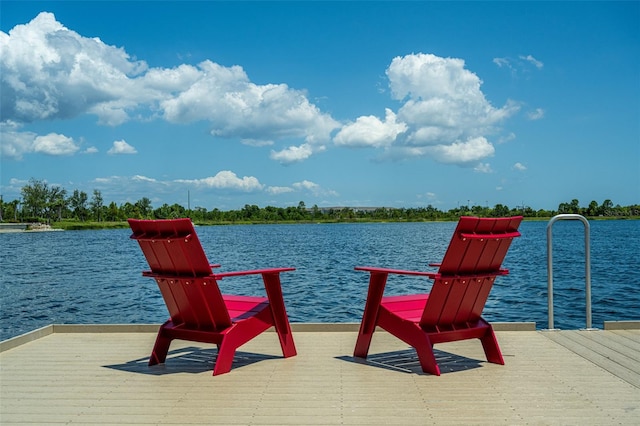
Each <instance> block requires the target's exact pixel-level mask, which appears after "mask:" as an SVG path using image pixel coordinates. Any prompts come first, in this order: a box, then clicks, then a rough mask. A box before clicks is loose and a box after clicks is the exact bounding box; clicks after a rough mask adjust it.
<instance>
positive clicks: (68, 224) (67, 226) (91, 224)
mask: <svg viewBox="0 0 640 426" xmlns="http://www.w3.org/2000/svg"><path fill="white" fill-rule="evenodd" d="M586 218H587V219H588V220H590V221H592V220H596V221H600V220H640V216H594V217H586ZM550 219H551V217H536V218H532V217H525V218H524V220H525V221H536V222H542V221H549V220H550ZM455 221H456V220H454V219H449V218H447V219H439V220H402V219H396V220H393V219H384V220H383V219H380V220H375V219H361V220H358V219H335V220H298V221H296V220H287V221H268V220H264V221H260V220H247V221H240V220H239V221H233V222H231V221H194V224H195V225H197V226H233V225H296V224H331V223H425V222H455ZM127 228H129V225H128V223H127V222H126V221H117V222H95V221H86V222H76V221H62V222H54V223H53V224H52V225H47V224H42V223H8V222H4V223H0V233H17V232H50V231H81V230H101V229H127Z"/></svg>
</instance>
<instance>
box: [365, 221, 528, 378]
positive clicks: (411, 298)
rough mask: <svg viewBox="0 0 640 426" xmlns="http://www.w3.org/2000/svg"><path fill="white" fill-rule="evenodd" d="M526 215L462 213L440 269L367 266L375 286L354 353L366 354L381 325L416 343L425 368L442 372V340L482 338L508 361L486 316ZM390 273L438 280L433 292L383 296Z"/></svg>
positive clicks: (493, 356) (497, 359) (488, 351)
mask: <svg viewBox="0 0 640 426" xmlns="http://www.w3.org/2000/svg"><path fill="white" fill-rule="evenodd" d="M521 221H522V217H521V216H517V217H511V218H497V219H494V218H487V219H480V218H477V217H461V218H460V221H459V222H458V226H457V227H456V230H455V232H454V235H453V237H452V239H451V242H450V244H449V248H448V249H447V251H446V253H445V255H444V258H443V260H442V263H440V264H431V265H430V266H439V270H438V272H437V273H434V272H419V271H404V270H397V269H387V268H377V267H362V266H358V267H356V268H355V269H356V270H359V271H367V272H369V273H370V280H369V291H368V295H367V301H366V305H365V309H364V313H363V316H362V323H361V324H360V331H359V333H358V340H357V341H356V347H355V350H354V353H353V355H354V357H359V358H366V357H367V353H368V352H369V345H370V344H371V338H372V337H373V333H374V331H375V328H376V326H379V327H381V328H382V329H384V330H386V331H388V332H389V333H391V334H393V335H394V336H396V337H397V338H399V339H400V340H402V341H404V342H405V343H407V344H409V345H411V346H412V347H413V348H415V350H416V352H417V354H418V359H419V361H420V366H421V367H422V370H423V371H424V372H425V373H431V374H435V375H438V376H439V375H440V368H439V367H438V364H437V362H436V359H435V356H434V354H433V345H434V344H436V343H444V342H452V341H457V340H465V339H476V338H477V339H480V341H481V342H482V347H483V348H484V352H485V355H486V357H487V360H488V361H489V362H492V363H496V364H504V360H503V359H502V353H501V352H500V347H499V346H498V342H497V340H496V337H495V334H494V332H493V328H492V327H491V325H490V324H489V323H488V322H487V321H485V320H484V319H483V318H482V317H481V314H482V310H483V309H484V305H485V303H486V301H487V297H488V296H489V292H490V291H491V287H492V286H493V283H494V281H495V279H496V277H498V276H500V275H506V274H508V273H509V271H508V270H506V269H501V265H502V261H503V259H504V257H505V255H506V254H507V250H508V249H509V246H510V245H511V241H512V240H513V238H515V237H518V236H520V233H519V232H518V226H519V225H520V222H521ZM389 274H400V275H418V276H425V277H428V278H430V279H432V280H433V286H432V287H431V291H430V293H429V294H412V295H402V296H390V297H383V293H384V288H385V285H386V283H387V277H388V276H389Z"/></svg>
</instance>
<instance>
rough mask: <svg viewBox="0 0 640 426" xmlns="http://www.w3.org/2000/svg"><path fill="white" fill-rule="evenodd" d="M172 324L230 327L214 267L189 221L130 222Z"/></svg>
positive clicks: (216, 328)
mask: <svg viewBox="0 0 640 426" xmlns="http://www.w3.org/2000/svg"><path fill="white" fill-rule="evenodd" d="M129 225H130V226H131V229H132V231H133V234H132V235H131V238H132V239H134V240H137V241H138V243H139V245H140V248H141V249H142V252H143V253H144V256H145V258H146V259H147V262H148V263H149V266H150V268H151V272H152V274H151V276H153V277H154V278H155V280H156V282H157V284H158V288H159V289H160V292H161V294H162V297H163V299H164V301H165V304H166V306H167V309H168V310H169V315H170V316H171V320H172V321H173V322H174V324H176V325H180V324H184V325H186V326H188V327H189V328H192V329H200V330H220V329H223V328H226V327H229V326H230V325H231V319H230V317H229V312H228V311H227V308H226V305H225V303H224V299H223V298H222V294H221V293H220V289H219V288H218V285H217V282H216V280H215V278H214V277H213V275H212V273H213V271H212V270H211V265H210V264H209V260H208V259H207V256H206V254H205V252H204V250H203V248H202V245H201V244H200V240H199V239H198V235H197V234H196V232H195V229H194V228H193V224H192V223H191V220H190V219H170V220H169V219H168V220H136V219H129Z"/></svg>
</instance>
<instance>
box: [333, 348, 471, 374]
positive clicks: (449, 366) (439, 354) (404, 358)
mask: <svg viewBox="0 0 640 426" xmlns="http://www.w3.org/2000/svg"><path fill="white" fill-rule="evenodd" d="M433 353H434V355H435V357H436V361H437V362H438V364H439V365H440V371H441V373H444V374H447V373H454V372H457V371H465V370H471V369H475V368H480V367H482V364H483V363H484V361H481V360H477V359H473V358H467V357H464V356H461V355H456V354H452V353H450V352H446V351H442V350H438V349H434V350H433ZM336 359H339V360H342V361H349V362H353V363H355V364H363V365H370V366H372V367H378V368H382V369H386V370H392V371H398V372H403V373H408V374H418V375H424V376H429V375H430V373H425V372H424V371H422V367H421V366H420V361H419V360H418V355H417V354H416V351H415V349H413V348H409V349H404V350H399V351H392V352H383V353H378V354H369V356H368V357H367V358H366V359H364V358H358V357H352V356H339V357H336Z"/></svg>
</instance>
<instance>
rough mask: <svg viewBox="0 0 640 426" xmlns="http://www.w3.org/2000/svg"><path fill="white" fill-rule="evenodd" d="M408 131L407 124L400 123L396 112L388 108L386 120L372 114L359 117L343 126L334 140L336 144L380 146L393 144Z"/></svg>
mask: <svg viewBox="0 0 640 426" xmlns="http://www.w3.org/2000/svg"><path fill="white" fill-rule="evenodd" d="M406 131H407V125H406V124H405V123H399V122H398V121H397V120H396V114H395V113H394V112H393V111H391V110H390V109H389V108H387V109H386V110H385V119H384V121H381V120H380V119H379V118H377V117H375V116H371V115H369V116H362V117H359V118H358V119H357V120H356V121H355V122H354V123H350V124H347V125H346V126H344V127H342V129H340V131H339V132H338V134H336V136H335V137H334V142H335V143H336V145H344V146H371V147H375V148H379V147H384V146H389V145H391V144H393V142H394V141H395V140H396V138H397V137H398V135H399V134H401V133H404V132H406Z"/></svg>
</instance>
